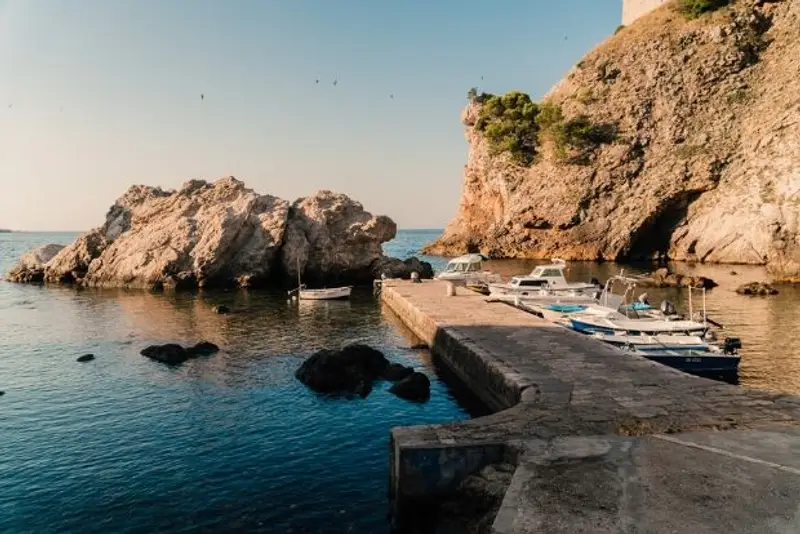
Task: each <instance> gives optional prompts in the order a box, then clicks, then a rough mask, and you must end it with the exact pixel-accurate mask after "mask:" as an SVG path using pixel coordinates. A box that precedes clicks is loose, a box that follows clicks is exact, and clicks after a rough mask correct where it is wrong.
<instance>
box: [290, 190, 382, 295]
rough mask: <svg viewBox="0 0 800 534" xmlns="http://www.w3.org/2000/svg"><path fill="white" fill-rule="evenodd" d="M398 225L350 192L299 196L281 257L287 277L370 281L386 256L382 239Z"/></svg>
mask: <svg viewBox="0 0 800 534" xmlns="http://www.w3.org/2000/svg"><path fill="white" fill-rule="evenodd" d="M396 233H397V225H395V223H394V222H393V221H392V220H391V219H390V218H388V217H385V216H383V215H379V216H375V215H372V214H371V213H369V212H367V211H364V208H363V206H362V205H361V204H360V203H358V202H356V201H354V200H352V199H350V198H348V197H347V196H346V195H341V194H338V193H333V192H331V191H319V192H317V193H316V194H315V195H313V196H310V197H306V198H301V199H299V200H297V201H296V202H295V203H294V204H293V205H292V208H291V210H290V212H289V219H288V222H287V225H286V237H285V239H284V243H283V247H282V248H281V263H282V265H283V271H284V272H285V273H286V276H287V278H288V279H289V280H290V281H292V282H294V281H295V280H297V268H298V265H299V267H300V271H301V276H302V279H303V282H308V283H313V284H323V283H329V282H330V283H336V282H350V281H371V280H372V279H373V275H372V265H373V264H374V263H375V262H376V260H380V259H382V258H383V257H384V256H383V250H382V243H385V242H386V241H389V240H390V239H393V238H394V236H395V234H396Z"/></svg>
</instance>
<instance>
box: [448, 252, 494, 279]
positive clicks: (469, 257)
mask: <svg viewBox="0 0 800 534" xmlns="http://www.w3.org/2000/svg"><path fill="white" fill-rule="evenodd" d="M484 261H486V258H485V257H484V256H483V255H481V254H465V255H464V256H459V257H458V258H453V259H452V260H450V261H449V262H448V263H447V267H445V269H444V271H442V272H440V273H439V274H437V275H436V279H437V280H446V281H449V282H456V283H460V284H490V283H493V282H499V281H500V280H501V278H500V276H499V275H497V274H495V273H493V272H491V271H487V270H486V269H484V268H483V262H484Z"/></svg>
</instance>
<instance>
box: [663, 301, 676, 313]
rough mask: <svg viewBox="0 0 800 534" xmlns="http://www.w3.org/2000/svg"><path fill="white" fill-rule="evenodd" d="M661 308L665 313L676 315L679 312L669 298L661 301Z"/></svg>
mask: <svg viewBox="0 0 800 534" xmlns="http://www.w3.org/2000/svg"><path fill="white" fill-rule="evenodd" d="M660 309H661V313H663V314H664V315H675V314H676V313H678V312H677V310H675V305H674V304H673V303H671V302H670V301H668V300H662V301H661V306H660Z"/></svg>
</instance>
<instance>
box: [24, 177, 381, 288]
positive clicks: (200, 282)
mask: <svg viewBox="0 0 800 534" xmlns="http://www.w3.org/2000/svg"><path fill="white" fill-rule="evenodd" d="M395 232H396V226H395V224H394V222H392V220H391V219H389V218H388V217H384V216H373V215H372V214H370V213H368V212H366V211H364V209H363V207H362V206H361V204H359V203H358V202H355V201H354V200H351V199H350V198H348V197H347V196H345V195H339V194H336V193H331V192H330V191H320V192H319V193H317V194H316V195H314V196H311V197H308V198H303V199H300V200H298V201H297V202H295V203H294V205H293V206H291V213H290V204H289V202H287V201H285V200H281V199H279V198H276V197H274V196H270V195H260V194H258V193H256V192H254V191H253V190H251V189H248V188H247V187H245V185H244V183H242V182H240V181H238V180H236V179H235V178H233V177H228V178H222V179H220V180H218V181H216V182H214V183H207V182H204V181H202V180H191V181H189V182H186V183H185V184H183V186H182V187H181V188H180V189H179V190H178V191H163V190H161V189H160V188H155V187H147V186H141V185H139V186H134V187H131V188H130V189H129V190H128V191H127V192H126V193H125V194H124V195H123V196H122V197H121V198H120V199H119V200H117V201H116V203H115V204H114V205H113V206H112V207H111V209H110V210H109V212H108V214H107V215H106V221H105V224H103V226H101V227H99V228H96V229H94V230H92V231H91V232H89V233H88V234H86V235H84V236H82V237H80V238H79V239H77V240H76V241H75V242H74V243H72V244H71V245H69V246H68V247H65V248H63V249H61V250H58V251H57V254H55V256H53V257H52V258H50V257H49V255H50V251H51V250H50V249H48V251H47V252H48V254H47V255H45V254H44V253H43V252H42V254H41V257H34V256H36V253H37V251H34V252H33V253H31V254H28V255H26V256H25V257H23V258H22V261H21V262H20V264H19V265H18V266H17V267H15V268H14V269H13V270H12V271H11V272H10V273H9V278H10V279H11V280H13V281H19V282H36V281H45V282H50V283H70V284H78V285H83V286H97V287H131V288H148V289H151V288H175V289H181V288H196V287H211V286H225V287H227V286H239V287H251V286H258V285H263V284H265V283H267V282H268V281H273V280H275V279H276V278H279V276H285V275H286V273H289V275H290V278H292V280H296V278H297V269H296V266H297V264H298V262H299V264H300V265H301V271H302V274H303V275H304V282H305V281H308V282H309V283H314V282H323V281H327V280H334V279H346V280H348V281H354V282H361V281H365V282H366V281H371V280H372V275H371V272H370V267H371V265H372V264H373V263H374V262H375V261H377V260H379V259H382V258H383V253H382V249H381V244H382V243H383V242H385V241H388V240H390V239H392V238H393V237H394V235H395Z"/></svg>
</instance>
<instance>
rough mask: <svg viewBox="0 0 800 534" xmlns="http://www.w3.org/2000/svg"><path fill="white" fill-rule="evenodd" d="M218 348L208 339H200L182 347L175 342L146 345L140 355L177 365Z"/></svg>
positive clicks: (206, 354)
mask: <svg viewBox="0 0 800 534" xmlns="http://www.w3.org/2000/svg"><path fill="white" fill-rule="evenodd" d="M218 350H219V347H217V346H216V345H214V344H213V343H209V342H208V341H202V342H200V343H198V344H196V345H194V346H192V347H188V348H184V347H182V346H180V345H178V344H177V343H167V344H166V345H151V346H149V347H146V348H144V349H142V351H141V355H142V356H146V357H148V358H150V359H152V360H157V361H159V362H163V363H166V364H170V365H177V364H181V363H183V362H185V361H186V360H190V359H192V358H197V357H198V356H208V355H210V354H214V353H215V352H217V351H218Z"/></svg>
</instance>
